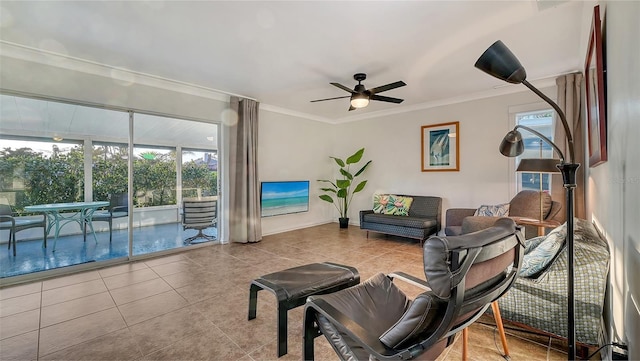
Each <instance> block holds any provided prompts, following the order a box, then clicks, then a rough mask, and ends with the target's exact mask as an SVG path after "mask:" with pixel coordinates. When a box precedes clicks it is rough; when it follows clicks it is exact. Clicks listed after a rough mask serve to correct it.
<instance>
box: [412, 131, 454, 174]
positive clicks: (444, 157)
mask: <svg viewBox="0 0 640 361" xmlns="http://www.w3.org/2000/svg"><path fill="white" fill-rule="evenodd" d="M421 144H422V156H421V158H422V171H423V172H446V171H459V170H460V122H451V123H441V124H433V125H423V126H422V141H421Z"/></svg>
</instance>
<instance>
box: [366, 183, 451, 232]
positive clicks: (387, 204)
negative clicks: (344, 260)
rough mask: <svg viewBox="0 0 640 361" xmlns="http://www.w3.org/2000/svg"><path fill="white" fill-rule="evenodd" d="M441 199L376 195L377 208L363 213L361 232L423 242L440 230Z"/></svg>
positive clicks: (375, 204) (375, 205) (375, 203)
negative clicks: (362, 230) (372, 232)
mask: <svg viewBox="0 0 640 361" xmlns="http://www.w3.org/2000/svg"><path fill="white" fill-rule="evenodd" d="M441 213H442V198H440V197H432V196H412V195H388V194H376V195H374V207H373V209H371V210H364V211H360V229H364V230H366V231H367V237H369V231H374V232H379V233H384V234H391V235H395V236H401V237H407V238H414V239H418V240H420V242H421V243H422V242H424V240H426V239H427V238H429V236H430V235H432V234H436V233H438V231H440V227H441Z"/></svg>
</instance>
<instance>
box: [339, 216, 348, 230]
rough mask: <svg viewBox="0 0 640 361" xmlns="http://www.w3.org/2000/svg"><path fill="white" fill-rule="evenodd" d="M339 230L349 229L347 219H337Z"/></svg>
mask: <svg viewBox="0 0 640 361" xmlns="http://www.w3.org/2000/svg"><path fill="white" fill-rule="evenodd" d="M338 221H339V222H340V228H349V218H338Z"/></svg>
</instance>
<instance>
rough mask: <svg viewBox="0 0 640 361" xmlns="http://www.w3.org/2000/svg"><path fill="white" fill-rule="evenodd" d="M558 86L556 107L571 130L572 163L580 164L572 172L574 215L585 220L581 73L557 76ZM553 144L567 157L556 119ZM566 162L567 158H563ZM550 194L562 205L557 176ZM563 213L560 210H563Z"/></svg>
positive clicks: (564, 139)
mask: <svg viewBox="0 0 640 361" xmlns="http://www.w3.org/2000/svg"><path fill="white" fill-rule="evenodd" d="M556 85H557V88H558V106H559V107H560V109H562V110H563V111H564V114H565V116H566V118H567V123H568V124H569V128H570V129H571V132H572V136H573V146H574V152H575V154H574V156H575V159H574V162H575V163H580V168H578V173H577V174H576V183H577V187H576V189H575V191H574V196H575V200H574V204H575V210H574V212H575V213H574V215H575V217H578V218H582V219H586V203H585V202H586V189H585V169H586V168H587V167H588V166H589V163H588V162H587V161H588V159H587V158H586V157H585V154H586V152H585V130H586V128H585V126H584V115H583V113H584V112H583V109H582V108H583V104H584V102H583V99H584V98H583V96H582V94H583V93H582V85H583V80H582V74H581V73H572V74H566V75H562V76H559V77H558V78H556ZM553 139H555V140H556V141H555V143H556V145H557V146H558V148H560V150H562V153H564V154H565V156H566V157H568V156H569V147H568V144H567V141H566V139H567V138H566V135H565V131H564V127H563V126H562V122H561V121H560V120H559V119H558V121H556V124H555V135H554V138H553ZM567 161H569V159H567ZM552 178H553V180H552V187H551V188H552V190H551V196H552V198H553V199H554V200H556V201H558V202H560V203H561V204H562V206H563V207H566V206H567V205H566V204H565V203H566V197H565V190H564V186H563V181H562V177H561V176H556V177H552ZM563 213H564V212H563Z"/></svg>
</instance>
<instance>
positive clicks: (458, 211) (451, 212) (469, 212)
mask: <svg viewBox="0 0 640 361" xmlns="http://www.w3.org/2000/svg"><path fill="white" fill-rule="evenodd" d="M474 213H476V209H475V208H449V209H447V214H446V216H445V220H446V222H447V223H446V225H447V227H450V226H461V225H462V220H463V219H465V217H469V216H473V214H474Z"/></svg>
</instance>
